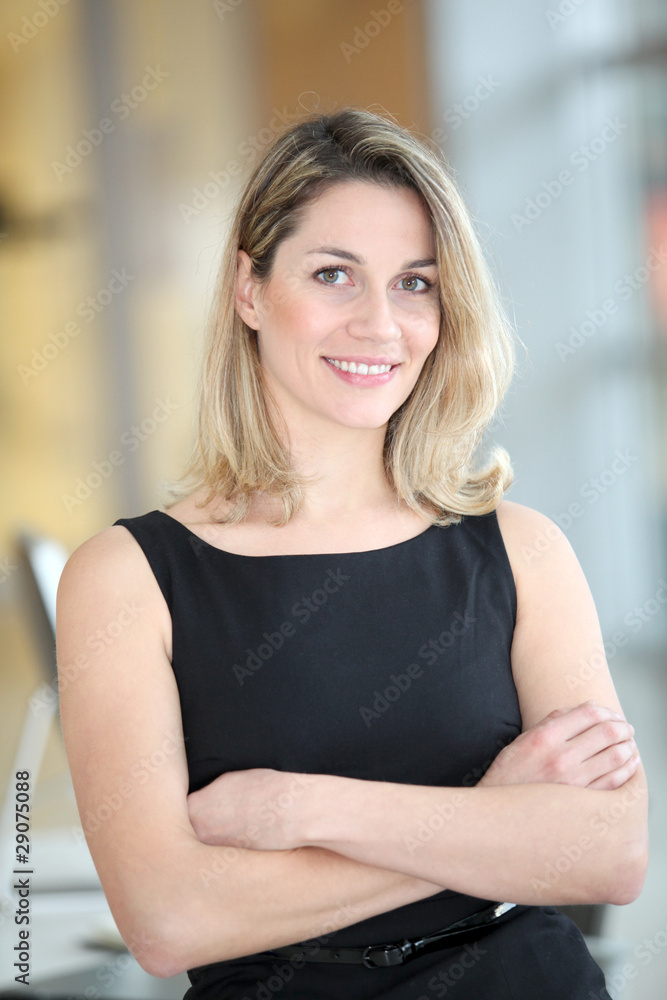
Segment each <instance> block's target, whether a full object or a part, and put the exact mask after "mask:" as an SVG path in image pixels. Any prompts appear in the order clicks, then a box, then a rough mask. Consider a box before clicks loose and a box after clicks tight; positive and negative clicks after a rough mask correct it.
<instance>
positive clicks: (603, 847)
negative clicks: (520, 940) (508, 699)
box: [195, 504, 648, 904]
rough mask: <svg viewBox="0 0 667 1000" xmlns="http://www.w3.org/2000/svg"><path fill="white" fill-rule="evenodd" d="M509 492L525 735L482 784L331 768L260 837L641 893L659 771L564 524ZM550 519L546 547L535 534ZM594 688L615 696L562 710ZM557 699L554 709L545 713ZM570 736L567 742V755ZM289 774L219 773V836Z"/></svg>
mask: <svg viewBox="0 0 667 1000" xmlns="http://www.w3.org/2000/svg"><path fill="white" fill-rule="evenodd" d="M501 506H502V507H503V508H504V509H503V511H502V516H501V514H500V511H499V521H501V520H502V530H503V537H504V538H505V541H506V545H507V549H508V554H509V556H510V562H511V564H512V568H513V571H514V574H515V579H516V581H517V592H518V604H519V613H518V616H517V626H516V629H515V635H514V642H513V646H512V668H513V673H514V678H515V683H516V685H517V691H518V694H519V700H520V704H521V711H522V719H523V727H524V732H523V733H522V735H521V736H520V737H518V738H517V740H516V741H514V744H516V746H515V745H514V744H512V746H511V747H510V748H507V749H506V750H504V751H502V753H501V754H500V755H499V760H498V766H496V763H495V762H494V765H493V766H492V768H491V769H490V773H489V775H488V776H485V779H483V781H482V782H480V785H478V786H477V787H476V788H473V789H470V788H464V789H453V788H432V787H428V786H410V785H399V784H392V783H387V782H364V781H358V780H355V779H348V778H340V777H337V776H333V775H317V776H315V777H316V782H315V787H314V788H312V789H311V790H310V791H307V792H306V794H304V795H303V796H301V797H300V799H299V800H298V801H296V802H295V808H294V809H291V810H286V811H284V815H282V817H281V820H282V827H283V828H282V830H279V829H278V828H275V829H268V828H266V829H264V830H263V831H262V832H261V835H260V836H259V838H258V841H257V846H258V847H260V848H273V849H277V848H280V847H281V846H283V844H284V843H286V844H287V845H288V846H292V845H293V844H302V843H305V844H313V845H317V846H325V847H328V848H330V849H331V850H335V851H337V852H340V853H342V854H345V855H346V856H348V857H352V858H355V859H357V860H362V861H370V862H373V863H376V864H380V865H382V866H383V867H386V868H394V869H396V870H398V871H403V872H405V873H406V874H410V875H413V876H418V877H421V878H426V879H429V880H431V881H433V882H437V883H441V884H443V885H447V886H449V887H450V888H452V889H455V890H458V891H460V892H464V893H469V894H472V895H477V896H480V897H482V898H498V899H500V898H502V899H508V900H512V901H515V902H524V903H529V904H542V903H545V902H551V903H568V902H570V903H577V902H598V901H609V902H613V903H625V902H629V901H631V900H632V899H634V898H636V896H637V895H638V893H639V891H640V889H641V885H642V884H643V880H644V876H645V871H646V861H647V851H648V844H647V834H646V812H647V792H646V780H645V776H644V773H643V769H642V767H641V763H640V762H639V759H638V755H636V754H635V753H634V748H633V746H632V744H631V742H630V736H631V733H630V732H629V727H628V726H627V724H626V723H625V722H623V721H622V713H621V711H620V705H619V703H618V698H617V697H616V692H615V691H614V688H613V684H612V682H611V677H610V676H609V671H608V668H607V665H606V661H605V659H604V648H603V644H602V637H601V635H600V630H599V625H598V622H597V615H596V614H595V609H594V607H593V602H592V598H591V595H590V591H589V589H588V586H587V584H586V581H585V579H584V577H583V573H582V572H581V569H580V567H579V565H578V563H577V561H576V558H575V557H574V554H573V553H572V550H571V548H570V546H569V544H568V543H567V540H566V539H565V538H564V536H563V534H562V532H560V531H559V529H557V528H556V526H555V525H553V524H552V523H551V522H549V521H548V519H547V518H544V517H543V516H542V515H540V514H538V513H537V512H535V511H531V510H529V509H528V508H523V507H520V506H519V505H517V504H503V505H501ZM545 528H548V529H549V530H548V531H547V532H546V537H548V538H549V541H550V544H549V546H548V547H547V548H546V549H545V548H544V547H543V546H541V547H538V546H537V545H535V538H536V537H539V536H540V535H542V537H544V534H545ZM527 553H528V554H530V555H531V558H528V555H526V554H527ZM532 553H536V554H537V558H532ZM592 667H593V668H594V669H591V668H592ZM575 692H576V694H574V693H575ZM582 698H596V699H597V700H598V701H599V702H601V703H604V705H606V706H610V707H609V708H596V707H595V706H592V705H584V706H581V707H579V708H576V709H575V710H573V711H571V712H563V711H561V712H560V713H558V712H553V709H554V705H556V706H558V705H568V704H570V705H572V704H573V703H574V704H578V703H580V702H581V700H582ZM550 710H551V711H550ZM613 711H616V712H617V713H618V718H617V719H615V718H614V716H613ZM545 712H550V714H551V715H552V716H554V717H552V718H551V719H542V720H541V723H540V724H538V720H539V719H540V718H541V716H543V715H544V713H545ZM557 743H558V745H559V746H560V748H561V749H562V750H563V752H559V753H558V754H557V755H556V756H555V757H554V755H553V753H552V751H553V749H554V746H556V744H557ZM527 750H528V752H526V751H527ZM554 762H555V766H553V767H552V764H554ZM545 764H546V765H548V766H546V767H544V766H542V765H545ZM536 765H539V766H536ZM572 776H573V777H572ZM281 781H282V776H281V774H280V772H274V773H273V774H271V773H266V774H261V773H259V772H258V773H257V774H254V773H253V771H247V772H236V773H233V772H232V773H231V774H229V775H222V776H221V778H220V779H217V783H218V790H217V794H218V802H219V805H220V807H221V810H220V813H219V815H218V817H217V821H216V822H217V826H218V830H217V833H216V835H217V836H219V835H220V833H221V832H222V834H223V836H227V837H229V835H230V834H231V836H232V840H231V841H230V840H229V839H227V840H226V841H225V840H223V841H219V842H227V843H229V842H234V841H233V837H234V836H236V835H237V833H238V819H239V816H241V817H243V816H244V815H245V819H246V822H247V819H248V816H250V817H252V816H254V815H256V814H257V811H256V809H257V806H258V805H259V804H261V801H262V794H266V793H265V792H264V788H266V789H271V787H272V786H273V788H274V789H275V788H279V787H280V782H281ZM568 781H571V782H572V786H570V785H569V784H568ZM525 782H530V783H528V784H527V783H525ZM547 782H553V783H552V784H547ZM214 784H215V783H214ZM501 784H502V785H504V786H506V787H498V786H499V785H501ZM262 786H264V788H263V787H262ZM235 809H236V810H237V812H236V813H235ZM221 819H222V822H220V820H221ZM195 828H197V820H196V818H195ZM420 831H425V836H424V838H423V839H422V840H420V839H419V833H420ZM429 831H432V832H433V833H435V831H437V835H432V836H429V835H428V834H429ZM573 859H575V860H573Z"/></svg>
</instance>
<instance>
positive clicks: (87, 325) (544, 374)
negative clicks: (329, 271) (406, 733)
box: [0, 0, 667, 1000]
mask: <svg viewBox="0 0 667 1000" xmlns="http://www.w3.org/2000/svg"><path fill="white" fill-rule="evenodd" d="M0 97H1V101H0V290H1V297H0V320H1V335H0V360H1V367H0V461H1V462H2V470H3V476H2V506H1V509H0V691H1V694H2V725H1V727H0V777H1V778H2V782H3V784H2V788H3V791H4V803H5V807H6V808H5V813H4V815H3V827H2V850H3V854H2V870H1V872H0V879H1V880H2V888H3V893H4V895H2V904H1V913H0V920H1V923H0V944H2V947H3V949H4V950H3V952H2V956H1V957H0V977H1V978H0V988H2V989H4V990H5V991H7V993H6V994H5V995H8V993H9V991H10V989H11V988H12V987H14V988H18V989H21V990H22V992H23V995H26V994H27V993H28V992H29V991H28V990H27V989H26V988H25V987H23V986H22V985H21V984H16V983H15V981H14V975H15V973H14V971H13V970H12V959H11V957H10V956H11V954H12V951H11V949H12V947H13V945H14V944H15V943H16V939H15V932H16V928H15V925H14V917H13V913H14V908H15V905H16V894H15V892H12V888H11V884H12V883H11V880H12V875H11V872H12V864H13V862H12V853H11V850H12V845H13V844H14V828H13V826H11V823H12V822H13V813H10V812H8V810H7V806H8V804H9V806H10V807H11V806H12V805H13V802H14V795H15V791H16V789H15V778H14V774H15V769H16V768H17V767H22V768H23V767H28V763H27V761H30V767H31V769H32V771H33V774H32V779H31V780H32V803H31V805H32V828H31V838H32V841H33V845H32V847H33V858H32V860H33V861H34V865H35V875H34V881H33V907H34V913H35V922H34V932H33V955H32V960H31V961H32V979H31V981H32V982H33V983H34V984H39V983H40V982H41V983H42V984H46V985H44V989H46V988H47V986H48V988H49V989H51V990H52V993H51V994H49V995H63V996H64V995H68V994H67V993H66V992H64V991H65V990H66V989H67V990H69V995H72V991H74V992H75V994H76V992H77V991H79V995H82V996H83V995H85V996H109V997H116V996H117V997H120V996H156V997H157V996H162V997H166V996H182V994H183V992H184V990H185V988H186V987H187V982H186V981H185V980H184V979H183V978H181V977H179V978H178V981H177V982H175V983H172V982H171V981H169V982H167V981H164V980H152V981H151V982H149V980H150V979H151V977H148V976H147V975H146V974H145V973H143V972H142V971H141V970H140V969H138V967H136V968H135V966H133V965H132V964H131V961H130V959H129V958H128V956H127V954H126V953H123V952H122V949H119V948H118V942H117V941H114V940H113V930H112V928H111V927H110V926H109V925H108V915H107V924H106V925H105V915H104V906H103V904H101V903H100V899H99V884H98V883H97V882H96V876H95V871H94V868H93V866H92V863H91V861H90V857H89V855H88V853H87V849H86V847H85V840H84V838H83V836H82V832H81V826H80V821H79V817H78V813H77V810H76V803H75V799H74V794H73V791H72V787H71V782H70V779H69V773H68V768H67V760H66V757H65V754H64V750H63V745H62V738H61V734H60V729H59V725H58V721H57V705H56V703H55V696H54V692H55V686H54V684H53V673H52V670H53V665H52V661H51V658H50V657H51V654H52V641H51V637H50V633H49V628H48V626H49V621H48V618H49V596H48V594H47V595H46V596H45V595H44V593H42V592H40V591H39V580H40V572H41V570H40V566H41V567H42V569H43V567H44V566H46V570H45V571H44V572H46V575H47V576H48V571H49V569H48V568H49V566H51V567H53V566H57V565H58V561H59V559H60V558H61V556H62V555H63V554H66V553H68V552H70V551H72V550H73V549H74V548H75V547H76V546H77V545H79V544H80V543H81V542H82V541H84V540H85V539H86V538H88V537H90V536H91V535H93V534H95V533H96V532H98V531H99V530H101V529H102V528H104V527H107V526H108V525H110V524H112V523H113V522H114V521H115V520H116V519H117V518H119V517H127V516H133V515H138V514H142V513H145V512H147V511H149V510H153V509H155V507H157V506H158V505H159V502H160V499H159V494H158V484H159V482H160V481H161V480H165V479H169V478H172V477H175V476H177V475H178V474H179V473H180V471H181V467H182V464H183V461H184V458H185V454H186V451H187V448H188V444H189V441H190V434H191V421H192V416H193V396H194V388H195V378H196V366H197V359H198V353H199V348H200V344H201V337H202V333H203V328H204V321H205V317H206V312H207V309H208V308H209V306H210V295H211V289H212V285H213V282H214V278H215V273H216V267H217V263H218V259H219V250H220V246H221V241H222V239H223V237H224V234H225V231H226V226H227V224H228V221H229V219H230V216H231V212H232V209H233V206H234V203H235V199H236V197H237V195H238V193H239V191H240V189H241V187H242V186H243V184H244V183H245V179H246V178H247V176H248V173H249V171H250V170H251V168H252V167H253V165H254V164H255V162H256V161H257V158H258V156H259V155H260V154H261V152H262V150H263V149H264V148H266V146H267V145H268V143H270V142H271V140H272V138H273V137H274V136H275V135H276V133H277V131H278V130H280V129H281V128H282V127H283V125H284V124H285V123H289V122H290V121H293V120H294V119H295V118H296V117H298V116H301V115H303V114H305V113H306V112H308V111H312V110H328V109H334V108H336V107H340V106H343V105H346V104H354V105H360V106H362V107H366V108H369V109H371V110H375V111H378V112H380V113H384V114H387V115H389V116H391V117H393V118H395V119H396V120H397V121H398V122H399V123H400V124H402V125H404V126H406V127H408V128H410V129H412V130H414V131H415V132H416V133H417V134H419V135H421V136H422V137H423V138H425V139H426V140H427V141H428V142H430V143H431V144H436V145H438V146H440V147H441V148H442V149H443V151H444V152H445V154H446V156H447V158H448V160H449V162H450V164H451V168H452V171H453V173H454V176H455V178H456V180H457V181H458V184H459V186H460V187H461V190H462V192H463V195H464V198H465V199H466V201H467V204H468V205H469V207H470V209H471V212H472V214H473V216H474V218H475V219H476V222H477V227H478V231H479V233H480V236H481V237H482V239H483V242H484V245H485V248H486V251H487V254H488V258H489V260H490V262H491V265H492V267H493V269H494V272H495V274H496V276H497V279H498V282H499V284H500V286H501V288H502V290H503V294H504V296H505V299H506V301H507V303H508V307H509V311H510V316H511V317H512V318H513V320H514V322H515V325H516V329H517V331H518V333H519V336H520V337H521V338H522V340H523V342H524V344H525V346H526V353H525V354H520V356H519V362H520V366H519V371H518V373H517V378H516V379H515V382H514V385H513V387H512V390H511V391H510V393H509V395H508V397H507V400H506V403H505V405H504V407H503V410H502V412H501V413H500V414H499V416H498V419H497V420H496V421H495V422H494V424H493V426H492V428H491V432H490V438H491V439H492V440H494V441H497V442H499V443H502V444H503V445H505V447H507V449H508V450H509V452H510V455H511V457H512V460H513V464H514V468H515V474H516V478H515V483H514V485H513V487H512V489H511V492H510V499H512V500H516V501H518V502H519V503H524V504H527V505H529V506H533V507H535V508H537V509H538V510H541V511H542V512H544V513H545V514H547V515H549V516H550V517H551V518H553V519H554V520H556V521H557V522H558V523H559V524H560V526H561V527H562V528H563V530H564V531H565V533H566V534H567V536H568V538H569V539H570V541H571V543H572V545H573V547H574V549H575V552H576V553H577V555H578V557H579V560H580V562H581V564H582V566H583V568H584V571H585V573H586V576H587V578H588V581H589V583H590V586H591V589H592V591H593V595H594V597H595V600H596V604H597V608H598V612H599V616H600V621H601V625H602V630H603V634H604V637H605V642H606V648H607V657H608V661H609V665H610V669H611V671H612V675H613V678H614V682H615V684H616V687H617V690H618V693H619V697H620V699H621V703H622V704H623V707H624V710H625V713H626V715H627V717H628V718H629V719H630V720H631V721H632V722H633V724H634V726H635V729H636V731H637V739H638V742H639V748H640V751H641V752H642V756H643V759H644V764H645V767H646V771H647V774H648V777H649V783H650V786H651V789H652V798H651V804H650V822H651V837H652V844H651V846H652V857H651V864H650V869H649V875H648V878H647V882H646V886H645V889H644V891H643V893H642V895H641V896H640V898H639V899H638V900H637V901H636V902H634V903H632V904H630V905H629V906H625V907H614V906H608V907H605V908H604V912H603V913H600V914H598V916H599V919H598V921H597V923H593V924H591V925H590V927H589V931H590V933H591V935H592V936H593V935H594V936H595V938H596V942H597V943H596V945H595V947H596V948H597V949H598V951H597V952H596V957H598V956H600V958H599V960H600V961H601V962H603V961H605V962H607V965H606V969H607V974H608V980H609V987H610V992H612V995H613V996H614V997H620V998H640V997H641V998H642V1000H663V998H664V997H665V995H667V903H666V902H665V889H666V888H667V842H666V838H665V829H666V826H667V825H666V822H665V820H666V812H667V787H666V785H667V775H666V770H665V762H666V760H667V755H666V750H667V735H666V734H667V727H666V726H665V724H664V719H663V711H665V710H667V672H666V669H665V668H666V667H667V662H666V657H665V648H666V644H665V639H666V635H665V633H666V621H667V615H666V614H665V608H666V607H667V565H666V559H665V555H666V550H667V546H666V544H665V535H666V526H667V517H666V513H667V0H514V2H513V3H512V4H498V3H494V2H492V0H472V2H471V0H377V3H376V4H375V5H373V6H371V5H370V4H369V3H366V2H359V0H337V2H336V3H325V2H322V0H4V2H3V3H2V5H1V6H0ZM39 538H42V539H50V540H52V541H53V542H54V543H55V544H53V545H51V547H50V548H49V547H48V546H46V547H43V548H42V549H39V547H38V546H36V539H37V540H38V539H39ZM58 546H60V548H58ZM36 551H37V553H38V555H37V556H35V552H36ZM40 552H41V555H40V554H39V553H40ZM40 560H41V562H40ZM36 564H37V571H35V565H36ZM31 570H32V572H31ZM40 616H41V617H40ZM64 913H68V914H69V916H68V919H67V920H64V919H63V914H64ZM68 921H69V922H68ZM105 926H106V930H105ZM72 928H75V933H74V932H73V931H72ZM105 933H106V934H107V935H108V939H107V944H108V946H109V947H108V950H104V949H102V948H100V947H99V945H100V944H103V943H104V935H105ZM73 934H74V938H76V941H75V942H74V944H72V940H73ZM86 935H88V937H87V938H86ZM91 935H92V937H91ZM95 935H97V936H96V937H95ZM92 938H95V940H92ZM93 944H97V946H98V947H96V948H93V947H92V945H93ZM84 945H85V946H84ZM114 947H116V948H117V949H118V950H117V951H116V952H114V951H113V950H112V949H113V948H114ZM605 949H606V950H605ZM135 965H136V963H135ZM100 970H103V972H104V975H102V974H101V973H100ZM73 975H75V976H78V977H79V978H78V979H76V978H75V979H73V978H72V976H73ZM68 977H69V978H68ZM91 983H92V984H93V985H92V987H91V986H90V984H91ZM85 984H87V985H86V988H89V987H90V988H92V989H94V990H96V991H97V992H88V993H84V985H85ZM170 989H171V990H172V992H169V990H170ZM59 990H60V991H59ZM151 990H152V991H153V992H151ZM44 995H46V994H44Z"/></svg>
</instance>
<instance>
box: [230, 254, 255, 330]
mask: <svg viewBox="0 0 667 1000" xmlns="http://www.w3.org/2000/svg"><path fill="white" fill-rule="evenodd" d="M236 260H237V264H236V291H235V297H234V306H235V308H236V311H237V313H238V314H239V316H240V317H241V319H242V320H243V322H244V323H246V324H247V326H249V327H251V329H253V330H259V317H258V315H257V310H256V308H255V296H256V289H257V285H256V282H255V281H254V280H253V277H252V271H251V262H250V257H249V256H248V254H247V253H246V252H245V250H239V251H238V254H237V258H236Z"/></svg>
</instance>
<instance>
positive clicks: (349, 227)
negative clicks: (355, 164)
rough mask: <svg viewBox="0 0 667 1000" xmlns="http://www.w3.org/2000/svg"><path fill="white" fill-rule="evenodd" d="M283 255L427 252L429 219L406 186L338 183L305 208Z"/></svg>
mask: <svg viewBox="0 0 667 1000" xmlns="http://www.w3.org/2000/svg"><path fill="white" fill-rule="evenodd" d="M284 244H287V246H285V250H286V251H288V253H290V255H291V254H292V253H298V254H304V253H307V252H308V251H309V250H312V249H314V248H316V247H317V246H319V245H320V244H321V245H325V244H326V245H329V246H336V247H341V248H345V249H348V250H356V251H358V252H359V253H361V254H362V255H364V256H365V254H364V248H365V247H366V248H368V250H369V252H370V249H371V248H373V247H374V248H376V250H377V248H380V247H388V248H390V249H391V248H394V249H395V250H396V251H398V252H400V253H402V254H403V255H404V252H405V250H406V249H407V250H408V251H409V250H414V251H415V255H420V252H423V253H424V254H426V253H427V252H429V253H431V252H432V251H433V249H434V240H433V233H432V227H431V220H430V217H429V214H428V211H427V210H426V208H425V206H424V204H423V202H422V200H421V197H420V196H419V195H418V194H417V192H416V191H414V190H413V189H412V188H409V187H389V186H385V185H381V184H374V183H372V182H369V181H357V180H349V181H339V182H337V183H336V184H333V185H332V186H331V187H328V188H327V189H326V190H325V191H324V192H323V193H322V194H321V195H319V197H318V198H317V199H316V200H315V201H313V202H311V203H310V204H309V205H308V206H307V207H306V209H305V211H304V215H303V220H302V222H301V225H300V226H299V228H298V229H297V230H296V232H295V233H293V234H292V236H290V237H289V239H288V240H285V241H284Z"/></svg>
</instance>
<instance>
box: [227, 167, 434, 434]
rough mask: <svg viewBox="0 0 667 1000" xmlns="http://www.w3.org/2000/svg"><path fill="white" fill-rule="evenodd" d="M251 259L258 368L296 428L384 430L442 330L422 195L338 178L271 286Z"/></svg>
mask: <svg viewBox="0 0 667 1000" xmlns="http://www.w3.org/2000/svg"><path fill="white" fill-rule="evenodd" d="M249 263H250V262H249V258H248V256H247V254H246V253H245V252H244V251H243V250H240V251H239V269H238V281H237V300H236V308H237V311H238V312H239V315H240V316H241V317H242V319H243V320H244V321H245V322H246V323H247V324H248V326H250V327H252V328H253V329H255V330H256V331H257V339H258V348H259V358H260V363H261V365H262V368H263V371H264V374H265V377H266V379H267V382H268V384H269V386H270V389H271V391H272V392H273V395H274V397H275V399H276V401H277V403H278V405H279V407H280V409H281V412H282V413H283V415H284V416H285V419H286V420H287V423H288V427H289V426H292V421H294V420H296V421H304V420H308V422H309V426H312V422H313V421H314V420H316V421H325V422H333V423H335V424H338V425H344V426H346V427H354V428H379V427H382V426H384V425H386V423H387V421H388V420H389V418H390V417H391V415H392V413H394V412H395V411H396V410H397V409H398V408H399V406H401V404H402V403H403V402H404V401H405V400H406V399H407V397H408V396H409V395H410V392H411V391H412V389H413V387H414V385H415V383H416V381H417V378H418V377H419V373H420V372H421V370H422V366H423V364H424V362H425V360H426V358H427V357H428V355H429V354H430V353H431V351H432V350H433V349H434V347H435V345H436V342H437V339H438V333H439V328H440V305H439V296H438V287H437V270H436V264H435V246H434V242H433V236H432V234H431V227H430V221H429V217H428V215H427V213H426V211H425V210H424V208H423V206H422V204H421V201H420V200H419V197H418V195H417V194H416V193H415V192H414V191H412V190H411V189H409V188H385V187H382V186H380V185H377V184H372V183H369V182H366V181H344V182H341V183H338V184H336V185H334V186H333V187H330V188H328V189H327V190H326V191H325V193H324V194H322V195H321V196H320V197H319V199H318V200H317V201H315V202H314V203H312V204H311V205H310V206H309V208H308V209H307V212H306V215H305V217H304V221H303V223H302V225H301V226H300V228H299V229H298V231H297V232H296V233H295V234H293V235H292V236H291V237H289V239H286V240H284V241H283V242H282V243H281V244H280V245H279V247H278V250H277V253H276V258H275V263H274V269H273V273H272V276H271V279H270V281H269V282H268V284H266V285H265V286H264V288H263V289H261V288H260V287H259V285H257V284H255V283H254V282H253V281H252V280H251V279H250V268H249ZM327 359H329V360H327ZM334 361H335V362H337V365H334V364H333V363H332V362H334ZM359 365H362V368H361V370H359ZM364 365H368V367H369V369H370V370H369V371H366V370H365V369H364V367H363V366H364ZM376 365H382V366H387V365H391V369H390V371H388V372H387V371H385V370H384V369H383V368H380V370H379V371H377V370H376V369H375V368H371V366H376ZM338 366H340V367H338ZM355 367H356V368H357V371H356V373H355V371H354V369H355ZM345 368H347V369H348V370H347V371H345V370H344V369H345Z"/></svg>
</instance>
